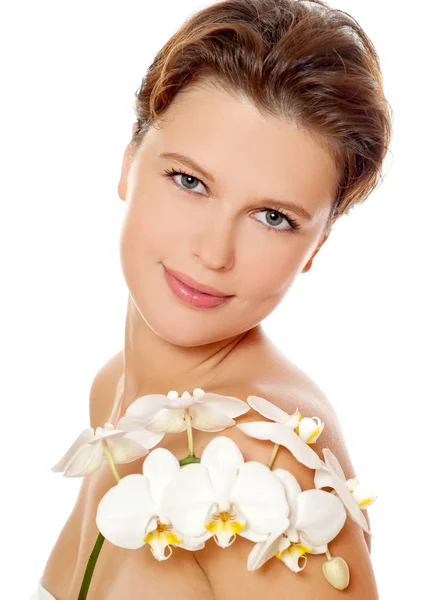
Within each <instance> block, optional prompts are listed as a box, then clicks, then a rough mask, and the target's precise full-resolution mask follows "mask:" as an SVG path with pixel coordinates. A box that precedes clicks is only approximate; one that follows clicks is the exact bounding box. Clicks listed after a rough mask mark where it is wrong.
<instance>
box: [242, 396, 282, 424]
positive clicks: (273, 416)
mask: <svg viewBox="0 0 421 600" xmlns="http://www.w3.org/2000/svg"><path fill="white" fill-rule="evenodd" d="M247 402H248V403H249V404H250V406H251V407H252V408H253V409H254V410H256V411H257V412H258V413H260V414H261V415H262V416H263V417H266V419H270V420H271V421H276V422H277V423H284V422H285V421H287V420H288V419H289V418H290V415H289V414H288V413H287V412H285V411H284V410H282V408H279V406H276V404H273V402H269V401H268V400H265V398H261V397H260V396H249V397H248V398H247Z"/></svg>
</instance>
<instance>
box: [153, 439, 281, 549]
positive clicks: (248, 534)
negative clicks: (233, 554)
mask: <svg viewBox="0 0 421 600" xmlns="http://www.w3.org/2000/svg"><path fill="white" fill-rule="evenodd" d="M162 507H163V509H164V512H165V514H166V515H168V517H169V519H170V520H171V522H172V523H173V525H174V526H175V527H176V528H177V529H178V530H179V531H181V532H182V533H183V534H184V535H187V536H189V538H193V539H194V538H197V537H198V538H199V539H200V540H206V539H209V538H210V537H212V536H213V537H214V539H215V541H216V543H217V544H218V545H219V546H221V547H222V548H225V547H227V546H229V545H231V544H232V543H233V542H234V540H235V538H236V535H237V534H238V535H241V536H243V537H245V538H247V539H249V540H252V541H254V542H258V541H264V540H266V539H267V537H268V535H269V533H270V532H271V531H273V530H274V529H275V530H277V531H284V530H285V529H287V527H288V525H289V520H288V518H287V515H288V512H289V508H288V504H287V500H286V495H285V490H284V486H283V485H282V482H281V481H280V479H279V478H278V477H276V476H275V475H274V474H273V472H272V471H271V470H270V469H268V467H266V465H263V464H262V463H259V462H255V461H250V462H245V461H244V458H243V455H242V454H241V452H240V450H239V448H238V446H237V445H236V444H235V442H234V441H233V440H232V439H230V438H227V437H224V436H219V437H216V438H214V439H212V440H211V441H210V442H209V444H208V445H207V446H206V448H205V449H204V451H203V454H202V458H201V462H200V464H197V463H196V464H189V465H186V466H185V467H183V468H181V469H180V471H179V472H178V474H177V475H176V477H174V478H173V479H172V480H171V482H170V483H169V484H168V486H167V488H166V490H165V493H164V495H163V498H162Z"/></svg>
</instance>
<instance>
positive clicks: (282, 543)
mask: <svg viewBox="0 0 421 600" xmlns="http://www.w3.org/2000/svg"><path fill="white" fill-rule="evenodd" d="M289 545H290V541H289V540H288V538H286V537H285V536H283V535H282V532H280V531H273V532H272V533H271V534H270V535H269V537H268V539H267V540H266V541H265V542H261V543H259V544H256V545H255V546H254V547H253V549H252V551H251V552H250V554H249V556H248V559H247V570H248V571H256V570H257V569H260V567H261V566H262V565H264V564H265V562H267V561H268V560H270V559H271V558H272V557H273V556H275V554H276V553H277V552H279V551H281V550H284V549H285V548H287V547H288V546H289Z"/></svg>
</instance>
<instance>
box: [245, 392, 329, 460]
mask: <svg viewBox="0 0 421 600" xmlns="http://www.w3.org/2000/svg"><path fill="white" fill-rule="evenodd" d="M247 402H248V404H249V405H250V406H251V407H252V408H253V409H254V410H256V411H257V412H258V413H260V414H261V415H262V416H263V417H266V418H268V419H271V420H272V421H273V422H272V423H270V422H268V421H253V422H249V423H242V424H239V425H237V427H238V428H239V429H241V431H242V432H243V433H245V434H246V435H248V436H250V437H253V438H257V439H259V440H271V441H272V442H273V443H274V444H278V445H280V446H285V447H286V448H288V450H289V451H290V452H291V453H292V454H293V455H294V457H295V458H296V459H297V460H298V461H299V462H300V463H302V464H303V465H305V466H306V467H309V468H310V469H318V468H320V467H321V466H322V464H323V462H322V461H321V460H320V458H319V457H318V455H317V453H316V452H314V450H312V449H311V448H310V447H309V444H314V443H315V442H316V441H317V439H318V438H319V436H320V434H321V432H322V431H323V429H324V423H323V422H322V421H320V419H319V418H318V417H312V418H309V417H304V418H303V416H302V415H301V413H300V412H299V411H298V409H297V410H296V411H295V413H294V414H293V415H289V414H288V413H287V412H285V411H284V410H282V409H281V408H279V407H278V406H276V405H275V404H273V403H272V402H268V400H265V399H264V398H260V397H259V396H249V397H248V398H247ZM313 419H316V422H315V421H314V420H313Z"/></svg>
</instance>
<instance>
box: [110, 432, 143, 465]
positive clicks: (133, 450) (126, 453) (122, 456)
mask: <svg viewBox="0 0 421 600" xmlns="http://www.w3.org/2000/svg"><path fill="white" fill-rule="evenodd" d="M106 443H107V444H108V447H109V449H110V452H111V456H112V459H113V461H114V463H115V464H126V463H130V462H132V461H134V460H137V459H138V458H140V457H141V456H145V454H147V453H148V452H149V451H148V449H147V448H145V447H144V446H142V445H141V444H139V442H137V441H136V440H132V439H130V438H128V437H124V438H121V439H117V440H115V439H110V438H107V442H106Z"/></svg>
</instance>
